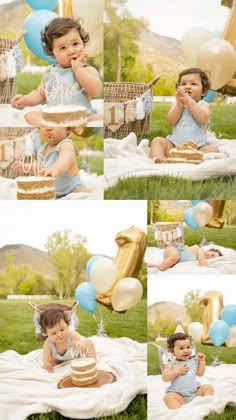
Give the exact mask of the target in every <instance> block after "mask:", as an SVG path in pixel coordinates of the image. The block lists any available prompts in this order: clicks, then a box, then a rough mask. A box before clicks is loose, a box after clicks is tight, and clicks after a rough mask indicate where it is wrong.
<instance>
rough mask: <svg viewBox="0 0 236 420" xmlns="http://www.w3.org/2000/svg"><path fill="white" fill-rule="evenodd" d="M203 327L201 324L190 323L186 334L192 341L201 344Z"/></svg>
mask: <svg viewBox="0 0 236 420" xmlns="http://www.w3.org/2000/svg"><path fill="white" fill-rule="evenodd" d="M203 331H204V326H203V324H201V322H191V324H189V326H188V334H189V335H191V337H192V339H193V340H194V341H198V342H201V338H202V335H203Z"/></svg>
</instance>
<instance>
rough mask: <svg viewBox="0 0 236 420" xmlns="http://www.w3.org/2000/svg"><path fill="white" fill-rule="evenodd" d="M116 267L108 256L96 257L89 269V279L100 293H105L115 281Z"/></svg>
mask: <svg viewBox="0 0 236 420" xmlns="http://www.w3.org/2000/svg"><path fill="white" fill-rule="evenodd" d="M116 277H117V268H116V265H115V263H114V262H113V261H112V260H110V259H109V258H105V257H102V258H99V259H97V260H96V261H95V262H94V263H93V265H92V267H91V270H90V281H91V283H93V285H94V286H95V288H96V290H97V291H98V292H100V293H105V292H106V291H107V290H108V289H110V288H111V287H112V286H113V284H114V283H115V281H116Z"/></svg>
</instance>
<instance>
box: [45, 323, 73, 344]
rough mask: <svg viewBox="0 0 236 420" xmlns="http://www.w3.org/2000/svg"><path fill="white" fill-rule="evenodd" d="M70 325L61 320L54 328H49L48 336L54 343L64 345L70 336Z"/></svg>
mask: <svg viewBox="0 0 236 420" xmlns="http://www.w3.org/2000/svg"><path fill="white" fill-rule="evenodd" d="M68 328H69V327H68V325H67V324H66V322H65V321H64V319H61V320H60V321H59V322H57V323H56V325H54V327H51V328H47V329H46V330H47V335H48V337H49V338H50V339H51V340H52V341H53V342H54V343H62V342H64V341H65V340H66V339H67V336H68Z"/></svg>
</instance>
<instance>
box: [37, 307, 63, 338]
mask: <svg viewBox="0 0 236 420" xmlns="http://www.w3.org/2000/svg"><path fill="white" fill-rule="evenodd" d="M62 319H64V321H65V323H66V324H67V325H69V324H70V321H69V319H68V316H67V314H66V313H65V311H63V309H57V308H50V309H46V311H44V312H42V314H41V315H40V319H39V325H40V327H41V329H42V332H44V333H46V332H47V328H53V327H54V326H55V325H56V324H57V323H58V322H60V321H61V320H62Z"/></svg>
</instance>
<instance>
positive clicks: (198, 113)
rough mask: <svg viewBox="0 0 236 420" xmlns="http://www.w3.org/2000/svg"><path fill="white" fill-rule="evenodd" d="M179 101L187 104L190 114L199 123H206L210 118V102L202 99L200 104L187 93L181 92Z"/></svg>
mask: <svg viewBox="0 0 236 420" xmlns="http://www.w3.org/2000/svg"><path fill="white" fill-rule="evenodd" d="M181 101H182V103H183V104H184V105H185V106H187V108H188V109H189V111H190V112H191V114H192V116H193V117H194V118H195V119H196V120H197V121H199V122H200V123H201V124H207V123H208V121H209V118H210V104H209V103H208V102H205V101H202V102H201V103H200V104H199V103H198V102H196V101H195V100H194V99H192V98H191V96H189V95H188V94H187V93H184V92H181Z"/></svg>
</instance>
